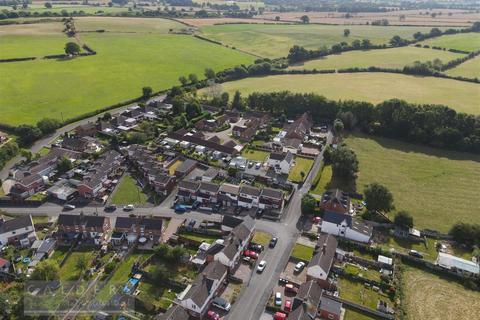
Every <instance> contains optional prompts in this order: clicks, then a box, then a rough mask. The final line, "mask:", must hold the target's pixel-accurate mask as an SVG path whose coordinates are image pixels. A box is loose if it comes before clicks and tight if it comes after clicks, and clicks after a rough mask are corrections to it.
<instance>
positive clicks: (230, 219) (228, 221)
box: [222, 215, 243, 228]
mask: <svg viewBox="0 0 480 320" xmlns="http://www.w3.org/2000/svg"><path fill="white" fill-rule="evenodd" d="M242 222H243V220H242V219H240V218H237V217H234V216H229V215H224V216H223V219H222V225H224V226H227V227H230V228H235V227H236V226H238V225H239V224H241V223H242Z"/></svg>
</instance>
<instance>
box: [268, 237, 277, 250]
mask: <svg viewBox="0 0 480 320" xmlns="http://www.w3.org/2000/svg"><path fill="white" fill-rule="evenodd" d="M277 242H278V238H277V237H273V238H272V239H271V240H270V243H269V244H268V246H269V247H270V248H275V246H276V245H277Z"/></svg>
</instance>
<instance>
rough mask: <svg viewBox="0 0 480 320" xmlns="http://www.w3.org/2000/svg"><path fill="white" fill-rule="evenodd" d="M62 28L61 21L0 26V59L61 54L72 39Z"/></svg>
mask: <svg viewBox="0 0 480 320" xmlns="http://www.w3.org/2000/svg"><path fill="white" fill-rule="evenodd" d="M62 30H63V24H62V23H61V22H49V23H37V24H22V25H5V26H0V48H1V50H0V59H12V58H25V57H43V56H46V55H51V54H62V53H64V47H65V43H67V42H68V41H74V40H72V39H69V38H68V37H67V36H66V35H65V34H64V33H63V32H62Z"/></svg>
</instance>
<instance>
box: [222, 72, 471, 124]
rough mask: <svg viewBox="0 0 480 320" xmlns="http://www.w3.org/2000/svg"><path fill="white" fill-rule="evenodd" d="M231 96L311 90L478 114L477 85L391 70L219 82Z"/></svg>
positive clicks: (331, 95) (334, 96)
mask: <svg viewBox="0 0 480 320" xmlns="http://www.w3.org/2000/svg"><path fill="white" fill-rule="evenodd" d="M222 88H223V90H224V91H227V92H228V93H229V94H230V96H233V94H234V93H235V91H236V90H240V91H241V92H242V93H243V94H244V95H247V94H250V93H252V92H257V91H262V92H274V91H283V90H290V91H293V92H315V93H318V94H322V95H325V96H326V97H327V98H329V99H333V100H340V99H342V100H347V99H353V100H359V101H369V102H372V103H379V102H382V101H385V100H388V99H393V98H399V99H404V100H406V101H408V102H414V103H429V104H430V103H432V104H433V103H434V104H444V105H447V106H449V107H451V108H453V109H455V110H457V111H460V112H466V113H471V114H480V105H479V104H478V101H480V90H479V86H478V84H475V83H468V82H463V81H457V80H450V79H441V78H433V77H416V76H408V75H403V74H393V73H368V72H365V73H343V74H310V75H277V76H267V77H256V78H247V79H242V80H238V81H232V82H226V83H224V84H222Z"/></svg>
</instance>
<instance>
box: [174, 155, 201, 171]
mask: <svg viewBox="0 0 480 320" xmlns="http://www.w3.org/2000/svg"><path fill="white" fill-rule="evenodd" d="M196 165H197V161H195V160H192V159H186V160H185V161H183V162H182V164H180V165H179V166H178V167H177V168H176V169H175V172H180V173H182V174H184V173H186V172H188V171H190V170H191V169H192V168H194V167H196Z"/></svg>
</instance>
